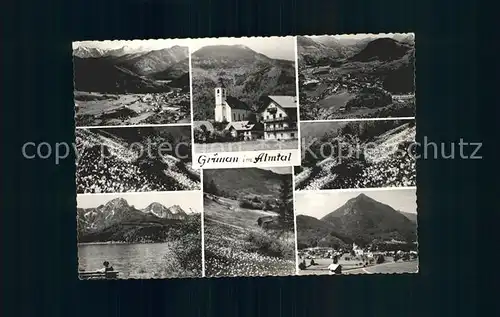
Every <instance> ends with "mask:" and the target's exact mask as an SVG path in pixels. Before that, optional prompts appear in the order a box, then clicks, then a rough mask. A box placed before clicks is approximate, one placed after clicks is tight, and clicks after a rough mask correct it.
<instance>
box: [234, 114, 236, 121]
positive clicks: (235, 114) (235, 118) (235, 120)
mask: <svg viewBox="0 0 500 317" xmlns="http://www.w3.org/2000/svg"><path fill="white" fill-rule="evenodd" d="M233 120H234V121H236V113H233Z"/></svg>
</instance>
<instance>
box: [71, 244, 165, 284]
mask: <svg viewBox="0 0 500 317" xmlns="http://www.w3.org/2000/svg"><path fill="white" fill-rule="evenodd" d="M168 248H169V247H168V244H167V243H147V244H79V245H78V267H79V270H85V271H95V270H97V269H100V268H102V267H103V265H102V263H103V262H104V261H108V262H110V263H111V265H112V266H113V268H114V269H115V271H118V272H119V273H120V274H119V276H118V277H119V278H138V279H145V278H166V277H168V276H167V272H165V271H164V270H163V269H162V268H164V267H166V266H167V265H166V259H168V257H166V255H167V254H168V253H169V249H168ZM170 254H171V253H170Z"/></svg>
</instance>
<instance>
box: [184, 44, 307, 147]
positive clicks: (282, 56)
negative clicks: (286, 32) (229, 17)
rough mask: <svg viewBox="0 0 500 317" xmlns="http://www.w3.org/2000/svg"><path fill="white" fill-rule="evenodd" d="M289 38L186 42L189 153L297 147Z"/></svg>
mask: <svg viewBox="0 0 500 317" xmlns="http://www.w3.org/2000/svg"><path fill="white" fill-rule="evenodd" d="M295 44H296V42H295V38H294V37H268V38H257V37H256V38H218V39H197V40H193V42H192V44H191V76H192V94H193V120H194V122H193V132H194V151H195V153H215V152H238V151H242V152H243V151H266V150H298V148H299V143H298V140H299V137H298V126H297V118H298V100H297V83H296V68H295V67H296V62H295V55H296V54H295V46H296V45H295Z"/></svg>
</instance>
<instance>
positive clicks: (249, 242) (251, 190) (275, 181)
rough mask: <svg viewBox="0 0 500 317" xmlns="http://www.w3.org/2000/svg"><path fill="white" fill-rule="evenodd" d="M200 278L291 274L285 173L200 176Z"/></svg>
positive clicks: (209, 172) (289, 190) (289, 192)
mask: <svg viewBox="0 0 500 317" xmlns="http://www.w3.org/2000/svg"><path fill="white" fill-rule="evenodd" d="M203 195H204V199H203V209H204V210H203V212H204V241H205V243H204V248H205V249H204V250H205V275H206V276H265V275H273V276H274V275H294V274H295V273H296V260H295V254H296V253H295V252H296V245H295V233H294V209H293V187H292V169H291V167H275V168H266V169H264V168H262V169H260V168H255V167H253V168H233V169H206V170H204V171H203Z"/></svg>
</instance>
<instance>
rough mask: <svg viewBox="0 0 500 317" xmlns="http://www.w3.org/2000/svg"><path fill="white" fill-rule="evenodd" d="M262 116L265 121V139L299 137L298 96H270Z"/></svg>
mask: <svg viewBox="0 0 500 317" xmlns="http://www.w3.org/2000/svg"><path fill="white" fill-rule="evenodd" d="M260 117H261V119H262V122H263V123H264V139H266V140H289V139H297V138H298V129H297V98H296V97H294V96H269V97H268V98H267V101H266V104H265V106H264V108H263V110H262V111H261V113H260Z"/></svg>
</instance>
